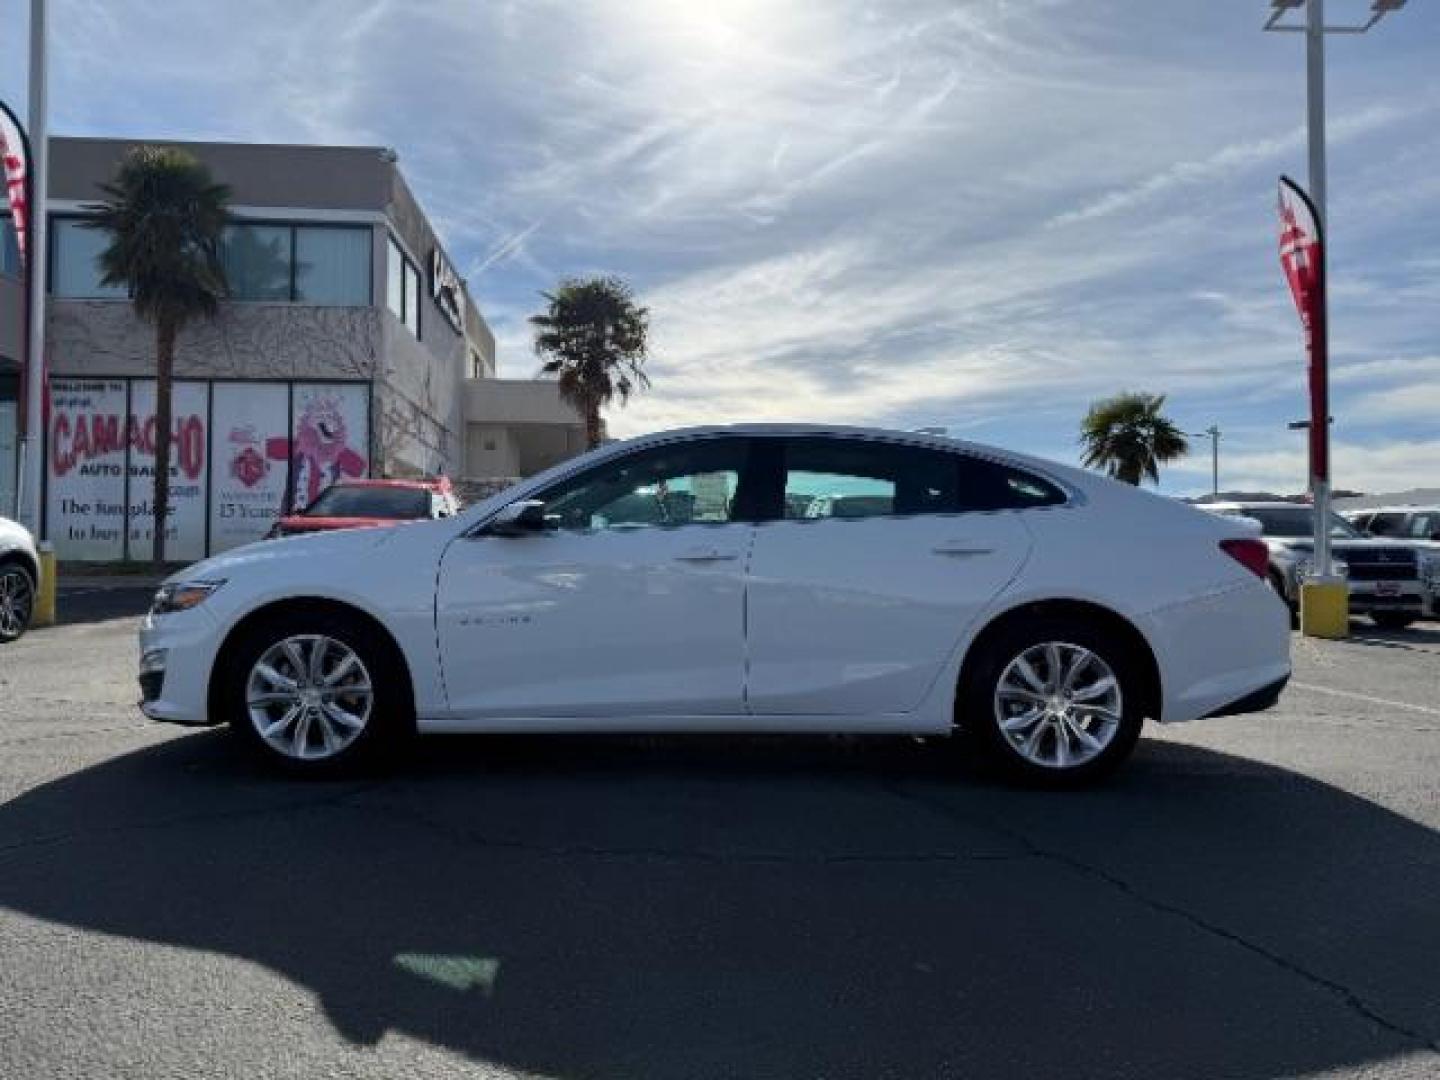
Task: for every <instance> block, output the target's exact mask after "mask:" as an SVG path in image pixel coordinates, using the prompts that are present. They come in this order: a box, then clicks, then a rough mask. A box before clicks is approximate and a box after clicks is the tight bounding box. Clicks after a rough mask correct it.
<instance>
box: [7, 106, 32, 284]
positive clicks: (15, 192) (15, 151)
mask: <svg viewBox="0 0 1440 1080" xmlns="http://www.w3.org/2000/svg"><path fill="white" fill-rule="evenodd" d="M29 156H30V155H29V144H28V143H27V141H26V139H25V129H24V128H22V127H21V126H20V121H19V120H17V119H16V118H15V114H14V113H12V112H11V111H10V109H9V107H8V106H6V104H5V103H4V102H3V101H0V166H3V168H0V174H3V175H4V177H5V194H6V203H7V205H9V207H10V213H11V215H12V220H13V221H14V223H15V246H16V247H18V248H19V249H20V257H21V258H22V259H24V258H25V240H26V236H27V234H28V232H29V225H30V161H29Z"/></svg>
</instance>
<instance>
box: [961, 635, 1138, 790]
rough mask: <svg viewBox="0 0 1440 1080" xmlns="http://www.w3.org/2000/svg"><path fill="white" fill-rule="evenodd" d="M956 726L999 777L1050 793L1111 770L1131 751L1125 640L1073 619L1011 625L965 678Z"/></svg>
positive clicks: (1131, 688)
mask: <svg viewBox="0 0 1440 1080" xmlns="http://www.w3.org/2000/svg"><path fill="white" fill-rule="evenodd" d="M965 683H966V685H965V686H963V687H962V690H961V701H962V710H961V712H962V716H961V722H962V724H963V725H964V726H965V727H966V728H967V729H969V730H973V731H974V733H975V734H976V735H977V736H978V742H979V744H980V746H981V747H982V749H983V750H984V751H985V752H986V754H987V756H988V757H989V758H990V760H991V761H993V762H994V763H995V764H996V765H997V766H999V767H1000V768H1001V769H1002V770H1003V771H1004V772H1006V773H1008V774H1009V775H1011V776H1012V777H1015V778H1017V779H1021V780H1025V781H1027V782H1031V783H1036V784H1040V785H1043V786H1050V787H1067V786H1073V785H1075V784H1081V783H1085V782H1088V781H1091V780H1095V779H1098V778H1099V777H1101V776H1103V775H1105V774H1107V773H1109V772H1110V771H1111V770H1113V769H1114V768H1115V767H1116V766H1118V765H1119V764H1120V763H1121V762H1122V761H1124V760H1125V759H1126V758H1127V757H1128V756H1129V755H1130V752H1131V751H1132V750H1133V749H1134V748H1135V742H1136V740H1137V739H1138V738H1139V736H1140V727H1141V724H1142V723H1143V720H1144V704H1143V702H1144V684H1143V681H1142V678H1141V673H1140V668H1139V665H1138V664H1137V662H1136V659H1135V657H1134V655H1133V653H1132V652H1131V650H1130V648H1129V646H1128V644H1127V643H1126V642H1124V641H1122V640H1120V639H1119V638H1118V637H1117V636H1116V635H1113V634H1110V633H1108V632H1107V631H1106V630H1104V629H1103V628H1099V627H1095V626H1092V625H1089V624H1088V623H1086V622H1084V621H1081V620H1078V619H1066V618H1045V619H1036V620H1034V621H1032V622H1028V623H1021V624H1014V625H1012V626H1010V627H1007V628H1006V629H1004V630H1003V631H1001V633H999V634H998V635H996V636H995V637H993V638H991V639H990V640H989V641H988V642H986V643H984V645H983V646H982V652H981V654H980V655H979V656H978V657H977V660H976V662H975V663H974V664H973V665H972V666H971V668H970V670H969V671H968V672H967V676H966V680H965Z"/></svg>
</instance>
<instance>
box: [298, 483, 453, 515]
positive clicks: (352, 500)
mask: <svg viewBox="0 0 1440 1080" xmlns="http://www.w3.org/2000/svg"><path fill="white" fill-rule="evenodd" d="M304 516H305V517H370V518H392V519H394V520H397V521H408V520H411V519H413V518H428V517H429V516H430V492H428V491H423V490H417V489H415V488H391V487H349V486H336V487H331V488H326V489H325V490H324V491H322V492H321V493H320V495H319V496H318V497H317V498H316V499H315V501H314V502H313V503H311V504H310V505H309V506H308V507H306V508H305V511H304Z"/></svg>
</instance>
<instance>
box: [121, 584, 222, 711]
mask: <svg viewBox="0 0 1440 1080" xmlns="http://www.w3.org/2000/svg"><path fill="white" fill-rule="evenodd" d="M219 636H220V635H219V627H218V626H217V624H216V622H215V619H214V618H213V617H212V616H211V615H210V614H209V613H208V612H206V611H205V608H204V606H203V605H202V606H200V607H197V608H194V609H192V610H190V611H181V612H175V613H174V614H170V615H161V616H158V617H157V616H154V615H147V616H146V617H145V621H144V622H143V623H141V625H140V657H141V665H140V673H139V681H140V701H139V706H140V711H141V712H142V713H144V714H145V715H146V716H147V717H149V718H150V719H151V720H160V721H163V722H165V723H171V724H186V725H191V726H200V725H205V724H210V723H213V721H211V720H210V719H209V717H208V716H207V715H206V705H207V702H206V698H207V695H208V689H209V683H210V668H211V665H212V664H213V662H214V658H215V649H216V647H217V645H218V641H217V639H218V637H219Z"/></svg>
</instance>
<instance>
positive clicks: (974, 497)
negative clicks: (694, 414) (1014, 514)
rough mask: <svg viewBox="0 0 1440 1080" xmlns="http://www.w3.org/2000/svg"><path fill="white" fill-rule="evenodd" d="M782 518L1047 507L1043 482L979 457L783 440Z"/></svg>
mask: <svg viewBox="0 0 1440 1080" xmlns="http://www.w3.org/2000/svg"><path fill="white" fill-rule="evenodd" d="M784 478H785V486H784V508H783V516H784V517H786V518H788V519H791V520H814V519H818V518H868V517H892V516H911V515H915V514H955V513H963V512H966V511H979V510H1010V509H1023V508H1026V507H1034V506H1052V505H1055V504H1057V503H1062V502H1064V501H1065V496H1064V493H1063V492H1061V491H1060V489H1059V488H1057V487H1055V485H1053V484H1051V483H1050V482H1049V481H1047V480H1042V479H1040V478H1039V477H1037V476H1034V475H1032V474H1030V473H1026V472H1023V471H1021V470H1018V469H1013V468H1010V467H1009V466H1006V465H1001V464H998V463H996V462H991V461H986V460H983V459H981V458H972V457H968V456H966V455H964V454H959V453H953V452H949V451H944V450H934V449H930V448H928V447H922V446H903V445H898V444H894V443H884V442H869V441H866V440H863V439H826V438H798V439H787V440H786V442H785V450H784Z"/></svg>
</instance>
